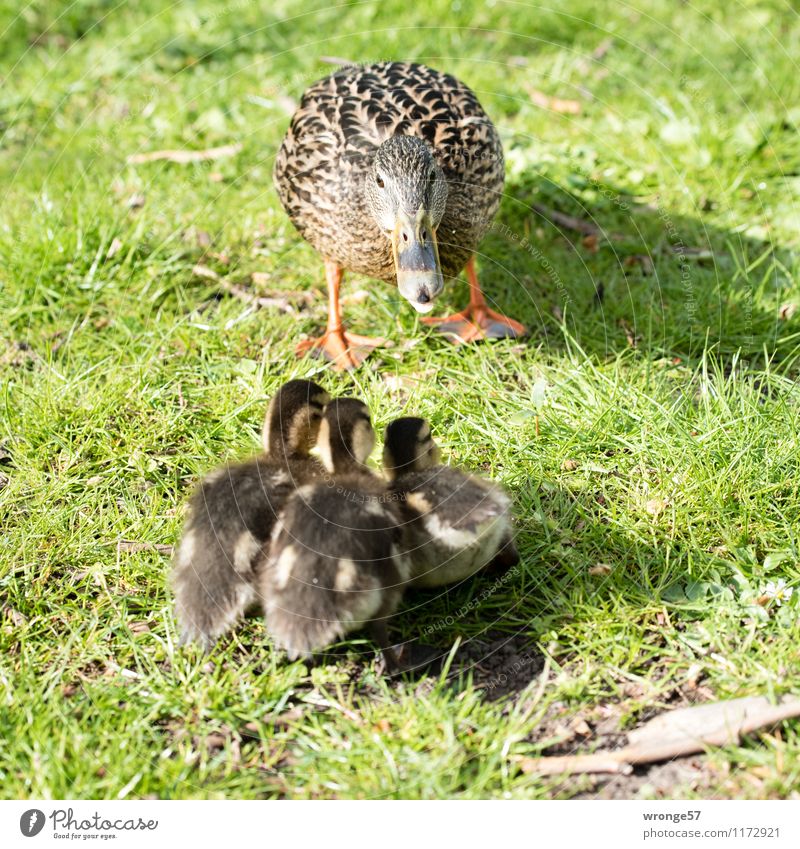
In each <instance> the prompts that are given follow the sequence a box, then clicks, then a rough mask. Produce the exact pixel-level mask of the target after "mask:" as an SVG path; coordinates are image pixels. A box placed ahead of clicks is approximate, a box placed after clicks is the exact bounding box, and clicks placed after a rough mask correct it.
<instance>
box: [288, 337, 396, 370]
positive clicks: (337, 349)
mask: <svg viewBox="0 0 800 849" xmlns="http://www.w3.org/2000/svg"><path fill="white" fill-rule="evenodd" d="M384 344H385V340H384V339H377V338H373V337H371V336H360V335H359V334H357V333H350V332H349V331H347V330H345V329H344V328H343V327H340V328H338V329H336V330H326V331H325V333H323V334H322V336H318V337H316V338H314V339H304V340H303V341H302V342H300V343H299V344H298V345H297V347H296V348H295V353H296V354H297V356H298V357H301V356H303V355H304V354H308V353H310V354H312V355H313V356H317V357H323V358H324V359H326V360H327V361H328V362H330V363H333V367H334V368H335V369H336V371H348V370H350V369H354V368H358V367H359V366H360V365H361V363H363V362H364V360H365V359H366V358H367V357H368V356H369V353H370V351H374V350H375V348H378V347H380V346H381V345H384Z"/></svg>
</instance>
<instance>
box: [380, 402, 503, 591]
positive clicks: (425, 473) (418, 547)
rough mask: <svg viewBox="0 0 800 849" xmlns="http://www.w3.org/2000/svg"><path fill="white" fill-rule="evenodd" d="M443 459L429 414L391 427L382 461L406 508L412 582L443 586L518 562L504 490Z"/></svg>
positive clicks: (391, 486) (405, 532) (406, 545)
mask: <svg viewBox="0 0 800 849" xmlns="http://www.w3.org/2000/svg"><path fill="white" fill-rule="evenodd" d="M440 458H441V452H440V451H439V446H438V445H437V444H436V443H435V442H434V440H433V437H432V436H431V428H430V425H429V424H428V422H427V421H425V419H421V418H416V417H406V418H401V419H397V420H395V421H393V422H392V423H391V424H389V426H388V427H387V428H386V434H385V438H384V449H383V466H384V471H385V472H386V476H387V477H388V478H389V481H390V484H389V489H390V491H391V492H393V493H395V494H396V496H397V497H398V498H399V499H400V500H401V504H402V505H403V512H404V519H405V522H404V525H403V536H404V547H403V551H405V552H407V554H408V556H409V557H410V558H411V564H412V567H411V585H412V586H414V587H441V586H444V585H445V584H452V583H455V582H457V581H461V580H464V579H465V578H468V577H470V576H471V575H474V574H475V573H476V572H478V571H479V570H480V569H483V568H484V567H487V566H490V567H492V568H498V569H509V568H511V567H512V566H515V565H516V564H517V563H518V562H519V554H518V553H517V549H516V546H515V545H514V540H513V533H512V529H511V521H510V514H509V499H508V497H507V496H506V494H505V493H504V492H503V491H502V489H500V487H499V486H497V485H496V484H494V483H492V482H490V481H487V480H485V479H483V478H480V477H477V476H475V475H469V474H466V473H465V472H462V471H459V470H458V469H453V468H451V467H450V466H444V465H441V464H440Z"/></svg>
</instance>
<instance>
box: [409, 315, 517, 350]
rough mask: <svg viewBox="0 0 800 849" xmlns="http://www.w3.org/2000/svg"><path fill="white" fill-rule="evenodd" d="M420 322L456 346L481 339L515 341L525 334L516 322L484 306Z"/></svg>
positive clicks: (426, 318) (428, 317) (424, 319)
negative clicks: (431, 327) (435, 330)
mask: <svg viewBox="0 0 800 849" xmlns="http://www.w3.org/2000/svg"><path fill="white" fill-rule="evenodd" d="M422 321H423V322H424V323H425V324H427V325H430V326H433V327H435V328H436V329H437V330H438V331H439V333H442V334H444V335H445V336H447V337H448V338H449V339H451V340H452V341H453V343H454V344H456V345H463V344H464V343H466V342H477V341H479V340H481V339H516V338H518V337H520V336H524V335H525V333H526V332H527V331H526V330H525V326H524V325H522V324H520V323H519V322H518V321H515V320H514V319H513V318H508V316H505V315H502V314H501V313H499V312H495V311H494V310H491V309H489V307H487V306H485V305H478V306H473V305H470V306H469V307H467V308H466V309H465V310H462V311H461V312H457V313H455V315H448V316H444V317H441V318H439V317H430V316H426V317H425V318H423V319H422Z"/></svg>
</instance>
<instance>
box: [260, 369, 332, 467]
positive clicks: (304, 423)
mask: <svg viewBox="0 0 800 849" xmlns="http://www.w3.org/2000/svg"><path fill="white" fill-rule="evenodd" d="M329 401H330V395H328V393H327V392H326V391H325V390H324V389H323V388H322V387H321V386H320V385H319V384H317V383H314V382H313V381H311V380H290V381H289V382H288V383H284V385H283V386H281V388H280V389H279V390H278V393H277V395H275V397H274V398H273V399H272V401H271V402H270V405H269V407H268V408H267V415H266V417H265V419H264V429H263V431H262V434H261V437H262V444H263V446H264V450H265V451H266V452H267V454H269V455H270V456H272V457H276V458H287V457H307V456H308V452H309V451H310V450H311V449H312V448H313V447H314V445H315V444H316V441H317V434H318V433H319V426H320V423H321V422H322V413H323V412H324V410H325V405H326V404H327V403H328V402H329Z"/></svg>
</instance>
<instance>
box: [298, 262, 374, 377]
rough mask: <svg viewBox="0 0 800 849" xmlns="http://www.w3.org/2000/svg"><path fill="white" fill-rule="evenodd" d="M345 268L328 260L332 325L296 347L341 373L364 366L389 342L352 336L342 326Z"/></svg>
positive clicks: (326, 276)
mask: <svg viewBox="0 0 800 849" xmlns="http://www.w3.org/2000/svg"><path fill="white" fill-rule="evenodd" d="M342 277H343V272H342V269H341V268H340V267H339V266H338V265H337V264H336V263H335V262H332V261H331V260H329V259H326V260H325V279H326V280H327V283H328V326H327V328H326V330H325V332H324V333H323V334H322V336H319V337H317V338H315V339H305V340H303V341H302V342H300V343H299V344H298V345H297V347H296V348H295V352H296V353H297V356H302V355H303V354H306V353H308V352H309V351H310V352H312V353H314V354H317V355H320V354H321V355H322V356H323V357H325V359H326V360H330V361H331V362H332V363H333V364H334V367H335V368H336V369H337V370H338V371H344V370H345V369H351V368H356V367H357V366H359V365H361V363H362V362H364V360H365V359H366V357H367V355H368V354H369V352H370V351H372V350H373V349H374V348H377V347H378V346H379V345H383V344H384V342H385V340H383V339H373V338H371V337H369V336H359V335H358V334H356V333H349V332H348V331H347V330H345V329H344V325H343V324H342V308H341V305H340V304H339V288H340V287H341V285H342Z"/></svg>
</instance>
